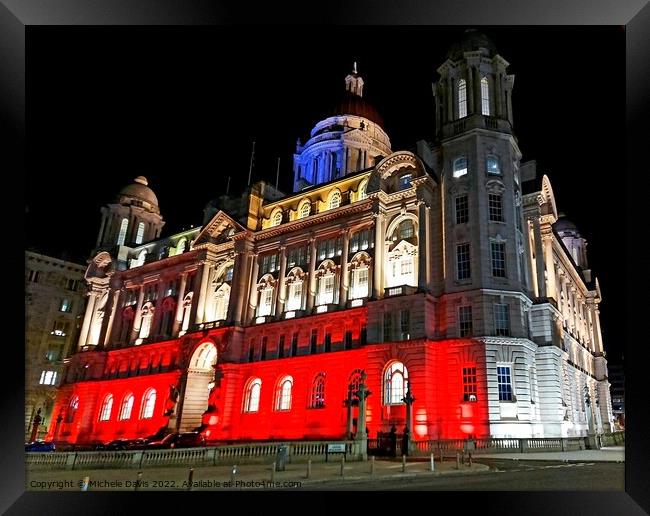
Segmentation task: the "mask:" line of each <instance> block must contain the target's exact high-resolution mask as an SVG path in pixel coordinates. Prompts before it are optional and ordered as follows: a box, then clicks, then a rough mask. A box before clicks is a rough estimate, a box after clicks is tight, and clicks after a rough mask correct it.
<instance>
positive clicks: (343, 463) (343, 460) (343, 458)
mask: <svg viewBox="0 0 650 516" xmlns="http://www.w3.org/2000/svg"><path fill="white" fill-rule="evenodd" d="M344 466H345V457H341V476H343V467H344Z"/></svg>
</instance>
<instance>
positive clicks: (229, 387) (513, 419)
mask: <svg viewBox="0 0 650 516" xmlns="http://www.w3.org/2000/svg"><path fill="white" fill-rule="evenodd" d="M507 68H508V63H507V62H506V61H505V59H503V57H501V56H500V55H499V54H498V53H497V51H496V49H495V48H494V46H493V45H492V43H491V42H490V41H489V40H488V39H487V38H486V37H485V36H483V35H482V34H480V33H477V32H467V33H466V34H465V36H464V37H463V39H462V40H461V41H460V42H458V43H457V44H455V45H454V46H453V47H452V49H451V50H450V52H449V54H448V56H447V59H446V60H445V62H444V63H442V64H441V65H440V67H439V68H438V73H439V75H440V78H439V80H438V82H437V83H436V84H435V88H434V92H435V105H436V128H437V129H436V135H435V141H433V142H431V143H429V142H419V143H418V145H417V152H409V151H393V150H392V149H391V143H390V140H389V138H388V136H387V134H386V133H385V131H384V130H383V129H382V127H381V125H382V121H381V118H380V117H379V115H378V114H377V111H376V110H375V109H374V108H373V107H372V106H371V105H370V104H369V103H368V102H367V101H366V99H365V98H364V97H363V79H362V78H361V76H360V75H359V73H358V72H357V70H356V65H355V69H354V71H353V72H352V73H351V74H349V75H348V76H347V77H346V78H345V90H344V96H343V98H342V100H341V101H340V102H339V103H338V104H337V107H336V108H335V109H334V110H333V111H328V112H327V113H326V118H325V119H324V120H322V121H321V122H318V123H317V124H316V125H315V127H314V129H313V130H312V132H311V138H310V139H309V140H308V141H307V142H306V143H305V145H304V146H303V145H302V144H300V142H299V143H298V146H297V149H296V153H295V155H294V181H293V184H294V192H293V193H291V194H288V195H285V194H283V193H281V192H278V191H277V190H276V189H274V188H273V187H271V186H270V185H268V184H266V183H264V182H259V183H256V184H254V185H253V186H252V187H250V188H248V189H247V190H246V191H245V192H244V194H243V195H242V196H241V197H240V198H226V197H223V198H221V199H219V200H218V201H216V202H215V203H213V204H211V205H210V206H208V207H207V208H206V217H207V220H205V221H204V224H203V225H202V226H201V227H197V228H193V229H190V230H188V231H185V232H183V233H179V234H176V235H172V236H169V237H166V238H159V235H160V230H161V228H162V225H163V220H162V217H161V215H160V210H159V208H158V202H157V199H156V196H155V195H154V193H153V191H152V190H151V188H150V187H149V186H148V184H147V180H146V179H145V178H143V177H139V178H137V179H136V180H135V183H134V184H132V185H129V186H127V187H126V188H125V189H124V190H122V192H120V194H119V195H118V197H117V199H115V202H114V203H113V204H109V205H108V206H107V207H106V208H105V209H104V210H103V219H102V229H101V231H100V235H99V237H98V241H97V249H96V250H95V254H94V257H93V258H92V260H91V263H90V266H89V268H88V270H87V272H86V280H87V282H88V285H89V292H90V294H89V295H90V298H89V302H88V309H87V311H86V316H85V319H84V324H83V327H82V329H81V334H80V338H79V343H78V349H77V353H76V354H75V355H74V356H73V357H72V359H71V361H70V363H69V367H68V369H67V376H66V378H65V382H64V384H63V385H62V387H61V389H60V391H59V396H58V399H57V409H56V411H57V413H60V414H61V416H62V422H61V425H60V426H58V427H57V428H55V429H52V431H51V436H52V437H54V438H56V439H59V440H67V441H83V440H90V439H103V440H109V439H113V438H115V437H119V436H124V437H135V436H144V435H150V434H153V433H156V432H158V431H160V432H164V431H173V430H177V429H179V430H191V429H195V428H200V429H201V430H202V431H203V432H204V433H205V435H206V436H207V437H208V439H209V440H213V441H232V440H242V439H246V440H249V439H259V440H262V439H302V438H304V439H311V438H336V439H340V438H342V437H345V436H346V435H349V434H355V433H357V432H363V429H364V427H365V425H366V424H367V427H368V428H369V432H370V435H371V436H373V435H374V434H375V432H379V431H387V430H388V429H390V428H391V427H392V426H393V425H395V426H397V427H398V428H399V429H402V428H404V427H405V426H407V427H409V429H411V430H412V436H413V438H415V439H438V438H459V437H467V436H487V435H492V436H497V437H508V436H512V437H526V436H540V437H550V436H573V435H585V434H586V433H587V432H589V431H590V433H593V432H595V431H605V430H609V429H610V428H611V424H612V413H611V402H610V398H609V383H608V380H607V368H606V361H605V357H604V353H603V344H602V339H601V333H600V327H599V316H598V303H599V301H600V291H599V288H598V282H597V280H595V279H594V278H592V275H591V272H590V270H589V269H588V266H587V261H586V256H587V255H586V250H585V249H586V242H585V240H584V239H583V238H582V237H581V236H580V235H579V233H578V232H577V230H576V229H575V227H573V226H572V225H571V224H570V223H569V222H568V221H566V219H561V218H559V216H558V212H557V208H556V205H555V200H554V196H553V191H552V188H551V184H550V181H549V179H548V177H546V176H545V175H541V174H538V172H537V170H536V166H535V162H532V161H529V162H527V163H522V162H521V157H522V156H521V152H520V150H519V147H518V145H517V140H516V138H515V136H514V134H513V112H512V102H511V95H512V91H513V84H514V76H512V75H510V74H508V73H507ZM342 89H343V88H342ZM523 94H525V92H524V93H523ZM364 374H365V378H366V379H365V385H366V387H367V389H368V390H369V391H370V393H371V394H370V395H369V397H368V399H367V400H365V399H364V400H363V401H364V404H365V408H362V407H361V406H360V405H361V404H360V403H359V400H358V394H359V391H360V384H361V381H362V377H364ZM363 390H364V391H365V389H363Z"/></svg>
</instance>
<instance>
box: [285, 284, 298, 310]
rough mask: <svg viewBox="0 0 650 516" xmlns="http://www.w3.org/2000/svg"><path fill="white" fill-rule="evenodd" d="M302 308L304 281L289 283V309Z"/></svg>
mask: <svg viewBox="0 0 650 516" xmlns="http://www.w3.org/2000/svg"><path fill="white" fill-rule="evenodd" d="M301 308H302V281H294V282H293V283H291V284H290V285H289V296H288V299H287V310H300V309H301Z"/></svg>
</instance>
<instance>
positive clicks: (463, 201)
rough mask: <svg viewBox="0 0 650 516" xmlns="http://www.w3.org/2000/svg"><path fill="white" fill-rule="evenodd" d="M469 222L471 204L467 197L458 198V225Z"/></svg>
mask: <svg viewBox="0 0 650 516" xmlns="http://www.w3.org/2000/svg"><path fill="white" fill-rule="evenodd" d="M468 221H469V204H468V202H467V196H466V195H460V196H458V197H456V224H466V223H467V222H468Z"/></svg>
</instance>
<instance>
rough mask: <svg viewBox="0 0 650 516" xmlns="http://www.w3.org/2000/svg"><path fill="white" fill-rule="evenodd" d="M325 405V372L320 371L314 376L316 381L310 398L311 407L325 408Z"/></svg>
mask: <svg viewBox="0 0 650 516" xmlns="http://www.w3.org/2000/svg"><path fill="white" fill-rule="evenodd" d="M324 406H325V373H318V375H317V376H316V378H314V383H313V384H312V387H311V399H310V400H309V408H313V409H316V408H323V407H324Z"/></svg>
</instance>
